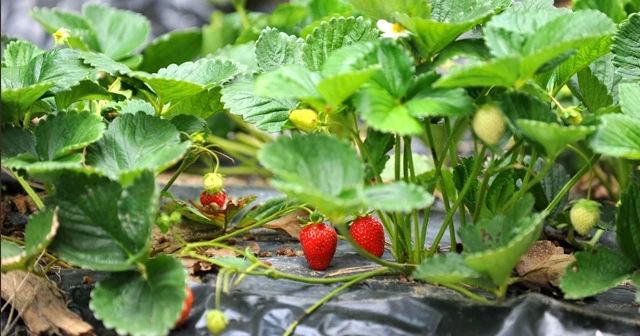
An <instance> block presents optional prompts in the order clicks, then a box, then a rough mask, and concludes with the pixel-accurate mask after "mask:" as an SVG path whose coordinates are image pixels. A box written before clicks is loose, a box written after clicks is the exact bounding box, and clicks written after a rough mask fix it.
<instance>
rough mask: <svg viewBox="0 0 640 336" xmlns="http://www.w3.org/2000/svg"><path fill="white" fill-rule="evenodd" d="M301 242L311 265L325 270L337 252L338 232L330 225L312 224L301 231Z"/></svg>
mask: <svg viewBox="0 0 640 336" xmlns="http://www.w3.org/2000/svg"><path fill="white" fill-rule="evenodd" d="M300 244H301V245H302V252H304V257H305V259H307V262H308V263H309V267H311V269H314V270H316V271H323V270H326V269H327V268H328V267H329V264H331V260H332V259H333V255H334V254H335V253H336V247H337V246H338V234H337V233H336V231H335V230H334V229H333V228H332V227H330V226H328V225H324V224H322V223H315V224H310V225H307V226H305V227H304V228H302V231H300Z"/></svg>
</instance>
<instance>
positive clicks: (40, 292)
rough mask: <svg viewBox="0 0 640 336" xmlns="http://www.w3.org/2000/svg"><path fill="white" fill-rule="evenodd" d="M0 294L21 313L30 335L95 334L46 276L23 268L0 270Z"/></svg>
mask: <svg viewBox="0 0 640 336" xmlns="http://www.w3.org/2000/svg"><path fill="white" fill-rule="evenodd" d="M2 298H3V299H4V300H6V301H7V302H9V303H10V304H11V305H12V307H13V308H14V309H15V310H17V311H18V312H19V313H20V317H21V318H22V320H23V321H24V324H25V325H26V326H27V328H28V329H29V331H30V332H31V334H32V335H40V334H47V335H50V334H55V335H74V336H75V335H82V336H84V335H95V334H94V332H93V327H91V325H90V324H88V323H86V322H84V321H83V320H82V319H81V318H80V317H79V316H77V315H75V314H74V313H72V312H71V311H69V310H68V309H67V304H66V303H65V301H64V299H63V297H62V296H61V295H60V293H59V290H58V289H57V288H56V287H55V285H54V284H53V283H52V282H51V281H49V280H48V279H46V278H43V277H40V276H37V275H35V274H33V273H27V272H24V271H12V272H7V273H2Z"/></svg>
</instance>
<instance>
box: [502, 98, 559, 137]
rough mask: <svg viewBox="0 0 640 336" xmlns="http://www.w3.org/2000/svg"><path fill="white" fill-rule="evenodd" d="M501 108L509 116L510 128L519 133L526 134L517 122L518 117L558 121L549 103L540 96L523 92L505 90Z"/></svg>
mask: <svg viewBox="0 0 640 336" xmlns="http://www.w3.org/2000/svg"><path fill="white" fill-rule="evenodd" d="M500 109H501V111H502V113H503V114H504V115H505V116H506V117H507V118H505V121H506V123H507V126H509V129H511V131H512V132H514V133H516V134H518V135H524V133H523V132H522V130H521V129H520V127H518V125H517V124H516V122H517V120H518V119H529V120H537V121H542V122H547V123H553V122H556V119H557V117H556V114H555V113H554V112H553V110H552V109H551V108H550V107H549V105H548V104H547V103H545V102H543V101H541V100H539V99H538V98H535V97H533V96H530V95H528V94H526V93H523V92H517V91H512V92H505V93H503V94H502V95H500Z"/></svg>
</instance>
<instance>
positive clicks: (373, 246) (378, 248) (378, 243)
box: [349, 216, 384, 258]
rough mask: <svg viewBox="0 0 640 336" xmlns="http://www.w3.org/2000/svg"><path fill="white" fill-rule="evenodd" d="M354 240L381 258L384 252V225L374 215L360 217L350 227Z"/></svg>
mask: <svg viewBox="0 0 640 336" xmlns="http://www.w3.org/2000/svg"><path fill="white" fill-rule="evenodd" d="M349 232H350V233H351V237H353V240H354V241H355V242H356V243H357V244H358V245H360V247H362V248H363V249H365V250H366V251H367V252H369V253H371V254H373V255H374V256H376V257H378V258H380V257H381V256H382V254H384V227H382V224H381V223H380V221H378V219H377V218H375V217H373V216H365V217H358V218H356V220H354V221H353V224H351V228H350V229H349Z"/></svg>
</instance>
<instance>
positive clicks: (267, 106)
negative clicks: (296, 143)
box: [221, 76, 298, 132]
mask: <svg viewBox="0 0 640 336" xmlns="http://www.w3.org/2000/svg"><path fill="white" fill-rule="evenodd" d="M253 87H254V81H253V79H252V78H251V77H248V76H243V77H240V78H237V79H236V80H234V81H233V82H232V83H230V84H228V85H225V87H224V88H222V98H221V100H222V102H223V103H224V108H226V109H228V110H229V111H230V112H231V113H233V114H236V115H241V116H242V117H243V118H244V120H245V121H246V122H248V123H251V124H255V126H256V127H257V128H258V129H260V130H263V131H267V132H279V131H281V130H282V128H283V127H284V126H285V124H286V122H287V120H288V119H289V113H290V112H291V111H292V110H294V109H295V108H296V106H298V101H297V100H294V99H288V98H263V97H258V96H256V94H255V93H254V90H253Z"/></svg>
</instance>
